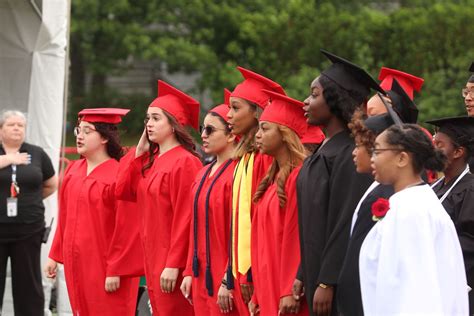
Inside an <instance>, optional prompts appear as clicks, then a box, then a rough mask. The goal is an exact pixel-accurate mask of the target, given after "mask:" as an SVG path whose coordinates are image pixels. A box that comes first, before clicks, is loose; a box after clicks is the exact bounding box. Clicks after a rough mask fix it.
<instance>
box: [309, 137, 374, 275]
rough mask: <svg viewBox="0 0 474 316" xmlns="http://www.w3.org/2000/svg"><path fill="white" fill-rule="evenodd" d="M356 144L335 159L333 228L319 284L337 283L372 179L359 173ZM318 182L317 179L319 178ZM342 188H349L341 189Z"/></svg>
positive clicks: (330, 222)
mask: <svg viewBox="0 0 474 316" xmlns="http://www.w3.org/2000/svg"><path fill="white" fill-rule="evenodd" d="M352 149H353V146H348V147H346V149H345V150H344V151H342V152H341V153H340V154H339V155H338V156H337V157H336V159H335V160H334V164H333V169H332V173H331V178H330V180H329V186H330V191H329V192H330V196H329V203H328V220H327V222H328V228H329V229H330V230H331V231H330V232H329V235H328V241H327V242H326V246H325V247H324V250H323V255H322V261H321V270H320V273H319V277H318V283H321V282H322V283H325V284H337V279H338V277H339V272H340V271H341V268H342V264H343V260H344V256H345V254H346V249H347V244H348V242H349V231H350V226H351V220H352V215H353V211H354V209H355V207H356V205H357V203H358V202H359V200H360V198H361V197H362V195H363V194H364V192H365V191H366V190H367V188H368V187H369V185H370V184H371V183H372V180H371V179H370V177H369V176H368V175H364V174H359V173H357V172H356V170H355V166H354V162H353V161H352V154H351V152H352ZM316 181H317V179H316ZM341 187H342V188H345V190H344V191H341Z"/></svg>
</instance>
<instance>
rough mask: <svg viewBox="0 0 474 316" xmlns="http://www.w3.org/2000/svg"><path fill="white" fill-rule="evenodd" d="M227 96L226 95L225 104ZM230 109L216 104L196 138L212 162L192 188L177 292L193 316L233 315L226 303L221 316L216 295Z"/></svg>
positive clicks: (230, 168) (225, 228)
mask: <svg viewBox="0 0 474 316" xmlns="http://www.w3.org/2000/svg"><path fill="white" fill-rule="evenodd" d="M229 94H230V92H229V93H227V91H226V102H225V103H228V98H229ZM228 111H229V106H228V105H227V104H221V105H219V106H216V107H215V108H213V109H211V110H210V111H209V112H208V113H207V115H206V117H205V118H204V128H203V129H202V132H201V137H202V141H203V143H202V146H203V150H204V152H205V153H206V154H207V155H211V156H214V157H215V159H214V161H213V162H211V164H210V165H208V166H206V167H204V168H203V169H201V171H200V172H199V173H198V175H197V177H196V179H195V180H194V184H193V186H192V200H193V205H192V209H193V217H192V220H191V226H190V227H191V228H190V229H191V239H190V242H189V245H190V247H189V253H188V263H187V267H186V270H185V272H184V273H183V275H184V276H185V277H184V279H183V282H182V284H181V291H182V293H183V295H184V296H185V297H186V298H188V299H189V300H192V303H193V305H194V313H195V314H196V315H203V316H205V315H222V313H224V312H225V313H227V314H231V315H237V314H238V313H237V310H236V309H235V308H233V306H232V305H231V302H230V310H229V311H224V310H222V309H220V307H219V305H218V304H217V293H218V290H219V288H220V287H221V286H225V285H223V284H222V283H221V282H222V276H223V275H224V272H225V269H226V266H227V260H228V255H227V251H228V241H229V235H230V231H229V227H230V216H231V214H232V209H231V203H230V202H231V200H232V178H233V173H234V167H235V162H234V161H233V160H232V153H233V151H234V147H235V135H233V134H232V133H231V131H230V128H229V125H228V123H227V117H226V115H227V112H228Z"/></svg>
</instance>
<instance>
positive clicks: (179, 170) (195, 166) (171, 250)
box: [116, 146, 202, 316]
mask: <svg viewBox="0 0 474 316" xmlns="http://www.w3.org/2000/svg"><path fill="white" fill-rule="evenodd" d="M147 157H148V156H147V155H146V156H140V157H137V158H135V159H134V160H133V161H132V162H131V163H130V164H129V166H128V168H126V169H124V172H121V173H120V174H119V179H118V182H117V188H116V194H117V195H118V196H119V197H120V198H121V199H128V200H134V199H136V200H137V203H138V205H139V208H140V210H141V212H142V222H141V227H142V228H141V237H142V243H143V248H144V259H145V275H146V280H147V287H148V293H149V296H150V301H151V305H152V308H153V315H155V316H156V315H158V316H160V315H193V308H192V306H191V305H190V304H189V303H188V302H187V301H186V299H185V298H184V296H183V295H182V294H181V291H180V289H179V286H180V284H181V281H182V277H181V276H180V277H179V278H178V280H177V283H176V287H175V290H174V291H173V293H170V294H166V293H163V292H162V291H161V288H160V276H161V273H162V272H163V269H164V268H165V267H168V268H179V269H181V270H182V269H184V268H185V266H186V260H187V254H188V247H189V223H190V220H191V213H192V201H191V200H192V199H191V194H190V192H191V185H192V182H193V180H194V178H195V177H196V174H197V172H198V171H199V170H200V169H201V168H202V164H201V162H200V160H199V159H198V158H197V157H195V156H194V155H192V154H191V153H190V152H188V151H187V150H186V149H184V147H182V146H177V147H175V148H173V149H171V150H169V151H167V152H166V153H164V154H163V155H162V156H160V157H158V156H156V157H155V160H154V162H153V165H152V166H151V168H150V169H148V170H146V172H145V177H143V176H142V173H141V170H142V167H143V166H144V164H145V163H146V162H148V158H147Z"/></svg>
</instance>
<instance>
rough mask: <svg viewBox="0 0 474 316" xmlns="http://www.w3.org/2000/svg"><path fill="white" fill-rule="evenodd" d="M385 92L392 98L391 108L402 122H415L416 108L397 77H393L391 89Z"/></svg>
mask: <svg viewBox="0 0 474 316" xmlns="http://www.w3.org/2000/svg"><path fill="white" fill-rule="evenodd" d="M387 93H388V95H389V96H390V98H391V99H392V107H393V109H394V110H395V112H397V114H398V116H399V117H400V119H401V120H402V122H403V123H411V124H416V122H417V120H418V109H417V108H416V105H415V103H414V102H413V101H412V100H411V99H410V97H409V96H408V94H406V92H405V90H404V89H403V88H402V86H401V85H400V83H399V82H398V81H397V79H393V83H392V89H391V90H389V91H387Z"/></svg>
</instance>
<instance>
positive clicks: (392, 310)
mask: <svg viewBox="0 0 474 316" xmlns="http://www.w3.org/2000/svg"><path fill="white" fill-rule="evenodd" d="M389 201H390V210H389V211H388V213H387V214H386V216H385V218H383V219H382V220H381V221H379V222H378V223H377V224H375V226H374V227H373V228H372V230H371V231H370V232H369V234H368V235H367V237H366V238H365V240H364V243H363V244H362V248H361V251H360V257H359V265H360V266H359V272H360V283H361V291H362V302H363V307H364V313H365V315H368V316H370V315H450V316H451V315H453V316H454V315H468V298H467V294H468V293H467V282H466V273H465V270H464V262H463V257H462V252H461V246H460V244H459V239H458V236H457V234H456V230H455V228H454V225H453V222H452V220H451V219H450V218H449V215H448V214H447V213H446V211H445V210H444V208H443V206H442V205H441V203H440V201H439V200H438V198H437V197H436V195H435V193H434V192H433V191H432V189H431V188H430V187H429V186H428V185H419V186H414V187H410V188H407V189H405V190H402V191H400V192H397V193H395V194H394V195H393V196H392V197H390V199H389Z"/></svg>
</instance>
